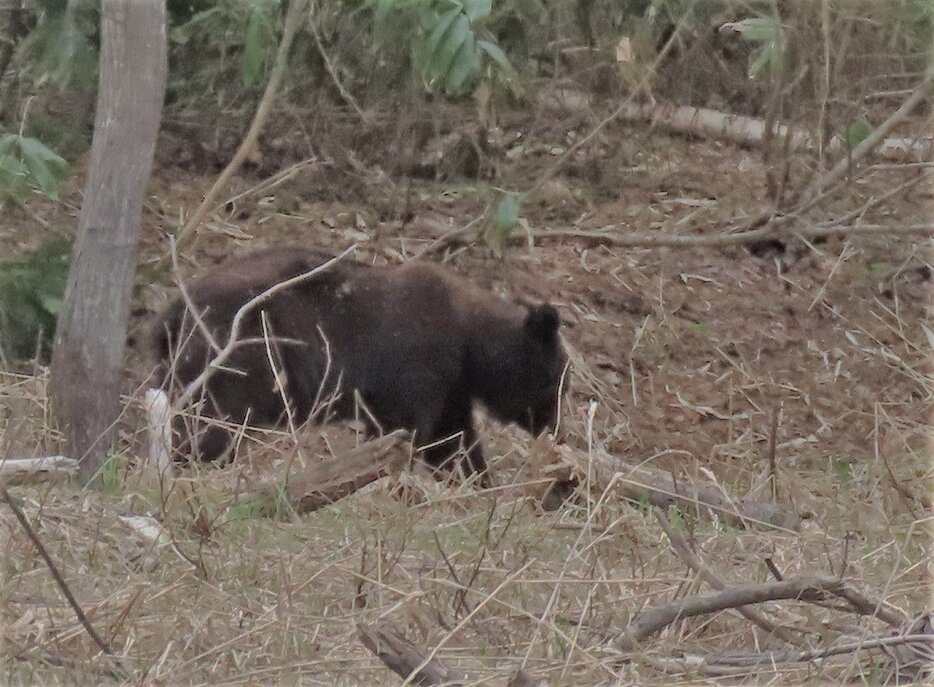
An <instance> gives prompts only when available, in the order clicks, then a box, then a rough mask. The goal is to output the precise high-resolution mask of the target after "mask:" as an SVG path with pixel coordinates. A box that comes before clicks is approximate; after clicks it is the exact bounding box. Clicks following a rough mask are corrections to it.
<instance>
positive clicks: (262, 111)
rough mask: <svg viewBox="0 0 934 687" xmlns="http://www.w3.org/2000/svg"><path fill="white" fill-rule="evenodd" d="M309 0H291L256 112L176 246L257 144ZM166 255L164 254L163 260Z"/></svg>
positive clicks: (212, 203) (186, 225) (212, 202)
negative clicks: (244, 134)
mask: <svg viewBox="0 0 934 687" xmlns="http://www.w3.org/2000/svg"><path fill="white" fill-rule="evenodd" d="M307 2H308V0H290V1H289V8H288V10H287V11H286V14H285V23H284V25H283V28H282V40H281V41H280V43H279V51H278V52H277V53H276V60H275V62H274V63H273V67H272V71H271V72H270V74H269V81H268V82H267V83H266V90H265V91H264V92H263V97H262V99H260V101H259V105H258V106H257V108H256V114H254V115H253V121H252V122H251V123H250V128H249V130H248V131H247V132H246V136H244V137H243V141H241V142H240V147H239V148H237V152H235V153H234V156H233V157H232V158H231V160H230V162H228V163H227V166H226V167H224V170H223V171H222V172H221V173H220V176H218V177H217V180H216V181H215V182H214V184H213V185H212V186H211V189H210V190H209V191H208V192H207V195H205V197H204V200H202V201H201V204H200V205H198V207H197V209H196V210H195V212H194V214H193V215H192V216H191V218H190V219H189V220H188V222H187V223H186V224H185V226H184V227H182V229H181V230H180V231H179V232H178V234H177V236H176V241H177V243H178V245H179V246H181V245H182V244H184V243H185V242H186V241H187V240H188V237H189V236H190V235H191V234H192V232H193V231H194V230H195V229H197V228H198V226H199V225H200V224H201V220H203V219H204V216H205V215H206V214H207V213H208V212H209V211H210V210H211V209H212V208H213V207H214V202H215V201H216V200H217V196H218V195H219V194H220V192H221V191H222V190H223V189H224V187H225V186H226V185H227V183H228V182H229V181H230V180H231V179H232V178H233V176H234V175H235V174H236V173H237V172H238V171H239V169H240V167H241V166H242V165H243V163H244V162H245V161H246V159H247V157H249V156H250V154H252V153H253V151H254V150H255V148H256V142H257V141H258V140H259V134H260V131H262V129H263V126H264V125H265V124H266V118H267V117H268V116H269V112H270V111H271V110H272V105H273V102H274V101H275V99H276V92H277V91H278V90H279V84H280V83H281V82H282V77H283V75H284V74H285V68H286V65H287V64H288V61H289V50H290V49H291V47H292V40H293V39H294V38H295V33H296V32H297V31H298V27H299V25H300V23H301V22H300V20H301V17H302V13H303V12H304V10H305V7H306V5H307ZM166 261H167V258H163V264H165V263H166Z"/></svg>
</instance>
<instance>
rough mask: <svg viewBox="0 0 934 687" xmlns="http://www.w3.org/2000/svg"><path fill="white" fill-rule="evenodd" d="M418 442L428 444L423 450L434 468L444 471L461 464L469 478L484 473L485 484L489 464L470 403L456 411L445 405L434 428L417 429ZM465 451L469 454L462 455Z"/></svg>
mask: <svg viewBox="0 0 934 687" xmlns="http://www.w3.org/2000/svg"><path fill="white" fill-rule="evenodd" d="M416 441H417V442H418V443H419V444H420V445H422V446H426V445H427V446H428V447H427V448H426V449H425V450H424V451H423V452H422V459H423V460H424V461H425V462H426V463H428V464H429V465H430V466H431V467H433V468H435V469H436V470H438V471H443V472H449V471H450V470H452V469H453V468H455V467H459V468H460V469H461V471H462V472H463V474H464V475H465V476H467V477H469V476H471V475H473V474H475V473H476V474H480V475H481V483H484V484H485V480H486V474H487V465H486V461H485V460H484V458H483V449H482V447H481V446H480V441H479V439H478V438H477V432H476V430H474V426H473V417H472V414H471V411H470V406H469V405H466V406H462V407H460V408H457V409H456V410H455V409H452V408H451V407H447V408H445V412H444V413H443V414H442V416H441V417H440V418H438V420H437V421H436V422H435V424H434V427H432V429H430V430H427V431H422V432H418V431H417V432H416ZM463 453H466V457H464V456H462V455H461V454H463Z"/></svg>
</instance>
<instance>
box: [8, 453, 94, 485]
mask: <svg viewBox="0 0 934 687" xmlns="http://www.w3.org/2000/svg"><path fill="white" fill-rule="evenodd" d="M77 469H78V461H76V460H75V459H73V458H66V457H65V456H42V457H40V458H0V483H9V484H22V483H23V482H26V481H31V480H40V481H42V480H47V479H53V478H56V477H71V476H72V475H74V474H75V472H76V471H77Z"/></svg>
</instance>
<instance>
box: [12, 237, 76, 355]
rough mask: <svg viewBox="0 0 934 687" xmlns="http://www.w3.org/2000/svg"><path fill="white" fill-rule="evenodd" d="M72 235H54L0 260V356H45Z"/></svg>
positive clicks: (60, 300) (60, 298) (59, 304)
mask: <svg viewBox="0 0 934 687" xmlns="http://www.w3.org/2000/svg"><path fill="white" fill-rule="evenodd" d="M70 260H71V239H70V238H65V237H56V238H54V239H51V240H49V241H47V242H46V243H45V244H44V245H43V246H42V247H41V248H39V249H38V250H36V251H33V252H30V253H25V254H23V255H20V256H17V257H14V258H7V259H4V260H0V358H3V359H4V360H6V361H7V362H11V361H14V360H26V359H29V358H31V357H33V356H34V355H36V354H37V353H38V356H39V359H40V360H43V361H44V360H47V359H48V357H49V355H50V354H51V350H52V337H53V336H54V334H55V322H56V318H57V317H58V313H59V311H60V310H61V307H62V303H63V299H64V294H65V286H66V284H67V281H68V267H69V263H70Z"/></svg>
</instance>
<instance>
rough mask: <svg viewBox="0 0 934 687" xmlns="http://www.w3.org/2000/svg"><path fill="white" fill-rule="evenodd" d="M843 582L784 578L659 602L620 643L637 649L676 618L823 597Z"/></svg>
mask: <svg viewBox="0 0 934 687" xmlns="http://www.w3.org/2000/svg"><path fill="white" fill-rule="evenodd" d="M843 586H844V583H843V581H842V580H826V579H821V578H819V577H803V578H798V579H792V580H782V581H781V582H767V583H765V584H753V585H742V586H738V587H731V588H729V589H724V590H721V591H718V592H715V593H714V594H708V595H696V596H688V597H685V598H683V599H678V600H677V601H671V602H668V603H665V604H661V605H660V606H655V607H654V608H651V609H649V610H648V611H646V612H645V613H642V614H640V615H639V616H638V617H637V618H636V619H635V620H634V621H633V622H632V623H630V624H629V627H627V628H626V630H625V631H624V632H623V634H622V636H621V637H620V638H619V640H618V643H619V645H620V648H622V649H623V650H624V651H629V650H633V649H635V648H636V647H637V646H638V645H639V644H640V643H641V642H642V641H644V640H645V639H648V638H649V637H651V636H652V635H654V634H657V633H658V632H661V631H662V630H663V629H665V628H666V627H667V626H668V625H670V624H671V623H673V622H675V621H676V620H680V619H683V618H691V617H693V616H697V615H707V614H710V613H717V612H718V611H724V610H727V609H731V608H738V607H740V606H747V605H749V604H758V603H763V602H765V601H779V600H788V599H791V600H799V601H808V600H822V599H824V598H825V597H826V595H827V593H834V591H835V590H839V589H842V588H843Z"/></svg>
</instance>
